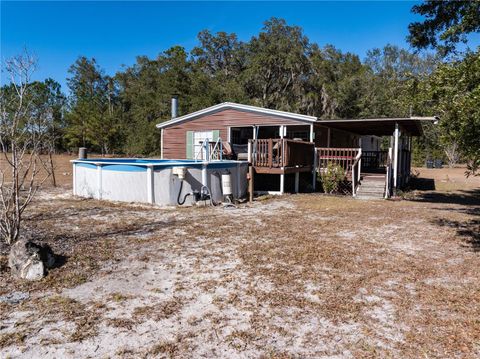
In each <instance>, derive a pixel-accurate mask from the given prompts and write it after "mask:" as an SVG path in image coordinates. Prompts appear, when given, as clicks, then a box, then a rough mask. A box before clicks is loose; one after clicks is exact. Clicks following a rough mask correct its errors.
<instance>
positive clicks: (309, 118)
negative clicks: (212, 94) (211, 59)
mask: <svg viewBox="0 0 480 359" xmlns="http://www.w3.org/2000/svg"><path fill="white" fill-rule="evenodd" d="M226 109H234V110H240V111H246V112H253V113H260V114H265V115H270V116H276V117H280V118H288V119H291V120H298V121H302V122H309V123H313V122H316V121H317V117H314V116H307V115H300V114H297V113H292V112H285V111H278V110H271V109H268V108H263V107H257V106H249V105H242V104H238V103H233V102H224V103H220V104H218V105H215V106H211V107H207V108H205V109H203V110H200V111H196V112H192V113H189V114H188V115H184V116H180V117H176V118H172V119H171V120H169V121H165V122H162V123H159V124H157V128H165V127H168V126H171V125H174V124H176V123H180V122H185V121H188V120H192V119H194V118H197V117H201V116H203V115H208V114H210V113H215V112H219V111H222V110H226Z"/></svg>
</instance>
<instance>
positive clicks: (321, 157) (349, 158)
mask: <svg viewBox="0 0 480 359" xmlns="http://www.w3.org/2000/svg"><path fill="white" fill-rule="evenodd" d="M360 151H361V149H360V148H330V147H318V148H317V151H316V152H317V169H318V171H319V173H322V172H324V171H325V170H326V169H327V166H328V165H329V164H333V165H335V166H337V165H338V166H341V167H342V168H343V169H344V170H345V174H346V175H347V176H349V175H351V174H352V167H353V164H354V163H355V161H356V157H357V155H358V154H359V153H361V152H360Z"/></svg>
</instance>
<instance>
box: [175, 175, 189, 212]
mask: <svg viewBox="0 0 480 359" xmlns="http://www.w3.org/2000/svg"><path fill="white" fill-rule="evenodd" d="M182 189H183V180H181V181H180V190H179V191H178V197H177V203H178V204H179V205H180V206H183V205H184V204H185V201H186V200H187V197H188V196H190V194H191V193H187V194H186V195H185V196H184V197H183V201H180V197H181V195H182Z"/></svg>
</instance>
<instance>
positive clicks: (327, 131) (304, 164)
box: [157, 99, 437, 197]
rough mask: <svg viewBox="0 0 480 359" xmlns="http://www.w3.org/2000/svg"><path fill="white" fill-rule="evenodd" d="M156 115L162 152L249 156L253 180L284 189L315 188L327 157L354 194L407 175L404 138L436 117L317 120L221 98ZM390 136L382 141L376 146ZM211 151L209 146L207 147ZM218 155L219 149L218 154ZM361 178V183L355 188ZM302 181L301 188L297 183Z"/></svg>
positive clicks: (387, 186)
mask: <svg viewBox="0 0 480 359" xmlns="http://www.w3.org/2000/svg"><path fill="white" fill-rule="evenodd" d="M176 113H177V111H176V99H173V100H172V118H171V119H170V120H168V121H165V122H162V123H159V124H158V125H157V128H159V129H160V130H161V156H162V158H163V159H190V160H199V161H201V160H205V158H206V157H205V156H206V155H205V153H204V151H203V149H204V148H206V147H205V146H204V144H205V143H206V142H208V143H210V149H211V152H212V153H214V152H215V153H217V154H218V153H219V151H218V148H219V145H220V146H221V147H222V150H221V151H220V152H221V153H220V156H225V157H226V158H228V159H232V160H244V161H248V162H249V163H250V164H251V165H252V167H253V170H254V171H253V172H254V175H255V177H256V178H258V179H260V181H255V182H256V188H257V184H258V186H262V190H264V189H267V190H268V191H269V192H279V193H283V192H284V191H285V190H286V188H287V187H288V188H290V189H291V191H292V192H298V191H299V190H301V189H308V190H314V189H315V186H316V175H317V174H318V173H320V174H321V173H322V171H324V170H325V168H326V166H327V165H328V163H332V162H333V163H336V164H339V165H341V166H342V167H343V168H344V169H345V172H346V175H347V178H348V180H349V181H350V182H351V193H352V195H354V196H356V195H359V194H363V195H365V196H366V197H375V196H377V197H388V196H389V195H390V194H391V193H392V192H393V191H395V190H396V189H397V188H400V187H402V186H404V185H405V184H406V183H407V182H408V179H409V176H410V166H411V145H412V144H411V138H412V137H413V136H419V135H421V134H422V122H423V121H436V120H437V118H435V117H408V118H374V119H342V120H320V119H318V118H317V117H315V116H308V115H303V114H297V113H291V112H284V111H278V110H272V109H267V108H262V107H256V106H249V105H243V104H238V103H231V102H225V103H221V104H218V105H215V106H211V107H208V108H205V109H203V110H200V111H197V112H193V113H190V114H187V115H184V116H179V117H177V116H176ZM385 136H389V138H390V140H389V145H388V148H384V149H382V148H381V142H382V138H384V137H385ZM210 156H211V154H210ZM217 158H218V159H219V158H220V157H217ZM362 186H363V190H362ZM302 187H303V188H302Z"/></svg>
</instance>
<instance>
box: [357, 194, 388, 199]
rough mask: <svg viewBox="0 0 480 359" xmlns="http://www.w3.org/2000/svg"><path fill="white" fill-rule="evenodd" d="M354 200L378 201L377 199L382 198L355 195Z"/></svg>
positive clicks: (380, 197)
mask: <svg viewBox="0 0 480 359" xmlns="http://www.w3.org/2000/svg"><path fill="white" fill-rule="evenodd" d="M355 199H359V200H379V199H383V196H360V195H357V196H356V197H355Z"/></svg>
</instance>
